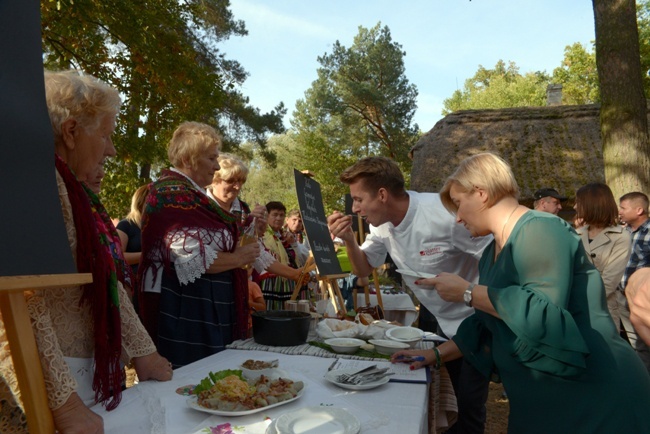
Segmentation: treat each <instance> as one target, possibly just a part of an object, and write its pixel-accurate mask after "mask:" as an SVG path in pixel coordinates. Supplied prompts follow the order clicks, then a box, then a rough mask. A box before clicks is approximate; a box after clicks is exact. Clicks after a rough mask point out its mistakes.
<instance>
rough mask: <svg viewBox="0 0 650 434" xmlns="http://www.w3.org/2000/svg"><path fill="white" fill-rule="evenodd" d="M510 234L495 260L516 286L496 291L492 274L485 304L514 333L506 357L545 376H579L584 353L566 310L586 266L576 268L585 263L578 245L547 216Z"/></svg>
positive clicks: (563, 225) (562, 225) (562, 224)
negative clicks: (507, 269) (504, 263)
mask: <svg viewBox="0 0 650 434" xmlns="http://www.w3.org/2000/svg"><path fill="white" fill-rule="evenodd" d="M512 235H514V236H511V237H510V239H509V240H508V243H506V247H507V249H504V250H503V252H502V253H501V255H504V254H505V255H506V256H505V257H503V258H498V259H499V260H505V261H509V263H510V265H511V268H512V270H511V272H512V273H514V274H513V276H516V278H515V279H513V278H512V277H510V278H509V280H506V281H505V282H514V283H516V284H512V283H511V284H509V285H508V286H504V287H499V285H498V281H499V280H500V279H499V277H498V276H495V278H494V280H495V281H496V283H497V285H495V286H491V285H488V296H489V298H490V301H491V302H492V304H493V306H494V308H495V310H496V311H497V313H498V314H499V316H500V317H501V320H502V321H503V323H505V325H506V326H507V327H508V328H509V329H510V331H511V332H512V334H514V336H513V339H512V340H511V342H509V343H508V344H509V350H510V351H511V357H513V358H514V359H515V360H517V361H518V362H519V363H521V364H523V365H525V366H527V367H530V368H532V369H536V370H539V371H542V372H546V373H549V374H553V375H557V376H563V377H570V376H574V375H579V374H580V373H582V372H583V371H584V369H585V367H586V361H585V359H586V357H587V356H588V355H589V349H588V347H587V344H586V342H585V340H584V338H583V336H582V334H581V333H580V330H579V329H578V326H577V324H576V322H575V320H574V318H573V316H572V314H571V312H570V311H569V310H568V307H569V303H570V299H571V291H572V289H573V286H574V285H576V284H577V285H583V286H584V285H586V283H585V282H586V277H585V276H580V273H585V272H586V271H585V267H582V266H581V264H576V262H577V261H578V262H583V261H585V260H586V258H583V257H584V256H585V255H584V253H583V252H582V250H581V249H580V248H579V247H580V242H581V241H580V239H579V238H578V237H577V235H575V233H574V232H573V230H572V229H571V227H570V226H569V225H568V224H567V223H566V222H564V221H563V220H561V219H559V218H555V217H550V216H549V217H546V216H533V217H525V221H523V222H522V224H521V225H520V227H519V228H516V232H515V231H513V234H512ZM508 244H509V245H508ZM483 259H486V258H483ZM576 265H577V266H576ZM576 270H577V271H576ZM502 277H503V276H502ZM585 303H586V300H585ZM574 307H575V306H574ZM578 308H579V307H578ZM581 309H583V310H584V309H588V306H583V307H582V308H581ZM501 326H503V324H502V325H501Z"/></svg>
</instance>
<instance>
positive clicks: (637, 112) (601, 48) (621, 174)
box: [593, 0, 650, 198]
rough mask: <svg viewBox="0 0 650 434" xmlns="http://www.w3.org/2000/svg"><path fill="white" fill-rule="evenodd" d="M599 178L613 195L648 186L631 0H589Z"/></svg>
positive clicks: (649, 152)
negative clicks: (592, 22)
mask: <svg viewBox="0 0 650 434" xmlns="http://www.w3.org/2000/svg"><path fill="white" fill-rule="evenodd" d="M593 7H594V17H595V23H596V65H597V67H598V80H599V82H600V95H601V101H602V104H601V110H600V130H601V135H602V141H603V159H604V162H605V179H606V181H607V184H608V185H609V186H610V188H611V189H612V191H613V192H614V196H615V197H616V198H619V197H620V196H622V195H623V194H625V193H628V192H630V191H643V192H648V191H649V190H650V182H649V181H650V176H649V171H650V145H649V143H648V119H647V106H646V100H645V97H644V95H643V83H642V80H641V61H640V58H639V35H638V29H637V24H636V4H635V1H634V0H593Z"/></svg>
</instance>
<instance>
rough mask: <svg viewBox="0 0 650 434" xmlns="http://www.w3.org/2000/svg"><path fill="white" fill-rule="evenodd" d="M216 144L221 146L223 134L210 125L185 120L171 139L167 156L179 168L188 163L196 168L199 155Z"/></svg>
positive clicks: (218, 146)
mask: <svg viewBox="0 0 650 434" xmlns="http://www.w3.org/2000/svg"><path fill="white" fill-rule="evenodd" d="M214 145H217V149H219V148H221V136H220V135H219V133H217V131H216V130H215V129H214V128H212V127H211V126H210V125H207V124H202V123H200V122H183V123H182V124H180V125H179V126H178V128H176V131H174V135H173V136H172V139H171V140H170V141H169V146H168V147H167V156H168V157H169V162H170V163H172V165H173V166H174V167H175V168H177V169H178V168H181V167H183V165H184V164H188V163H189V164H190V166H191V167H193V168H194V167H196V163H197V161H198V159H199V157H200V156H201V155H203V154H205V153H206V152H208V150H209V149H210V148H211V147H212V146H214Z"/></svg>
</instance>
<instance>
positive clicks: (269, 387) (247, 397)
mask: <svg viewBox="0 0 650 434" xmlns="http://www.w3.org/2000/svg"><path fill="white" fill-rule="evenodd" d="M303 387H304V384H303V382H302V381H296V382H294V381H292V380H288V379H286V378H278V379H276V380H271V379H270V378H268V377H266V376H264V375H262V376H260V377H259V378H257V379H254V380H248V381H245V380H243V379H242V378H241V377H239V376H237V375H230V376H228V377H225V378H223V379H221V380H219V381H217V382H215V383H214V385H213V386H212V387H211V388H210V389H209V390H204V391H201V392H199V393H198V404H199V405H201V406H202V407H205V408H210V409H213V410H222V411H233V412H235V411H246V410H253V409H256V408H262V407H266V406H269V405H272V404H277V403H278V402H282V401H287V400H289V399H292V398H295V397H296V396H297V395H298V393H299V392H300V391H301V390H302V388H303Z"/></svg>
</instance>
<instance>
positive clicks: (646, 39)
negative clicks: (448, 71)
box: [443, 0, 650, 114]
mask: <svg viewBox="0 0 650 434" xmlns="http://www.w3.org/2000/svg"><path fill="white" fill-rule="evenodd" d="M636 16H637V26H638V30H639V51H640V57H641V73H642V77H643V88H644V92H645V96H646V98H649V97H650V0H639V1H638V2H637V12H636ZM549 83H554V84H562V104H565V105H577V104H593V103H599V102H600V91H599V85H598V71H597V68H596V53H595V48H594V44H593V43H592V45H591V47H585V46H584V45H582V44H581V43H579V42H576V43H574V44H572V45H568V46H566V47H565V49H564V59H562V63H561V65H560V66H559V67H557V68H555V69H554V70H553V76H552V77H551V78H550V80H548V76H547V75H546V73H545V72H542V73H539V72H536V73H532V74H531V73H528V74H525V75H523V76H522V75H521V74H519V68H518V67H517V66H516V65H515V63H514V62H509V64H508V66H507V67H506V65H505V64H504V62H503V61H501V60H500V61H499V62H497V64H496V66H495V67H494V69H485V68H484V67H483V66H481V65H479V69H478V71H477V72H476V74H475V75H474V77H472V78H470V79H468V80H466V81H465V86H464V87H463V90H456V91H455V92H454V93H453V95H452V96H451V97H450V98H449V99H446V100H445V101H444V109H443V114H449V113H451V112H454V111H457V110H469V109H485V108H506V107H522V106H542V105H545V104H546V97H545V92H546V86H547V85H548V84H549Z"/></svg>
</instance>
